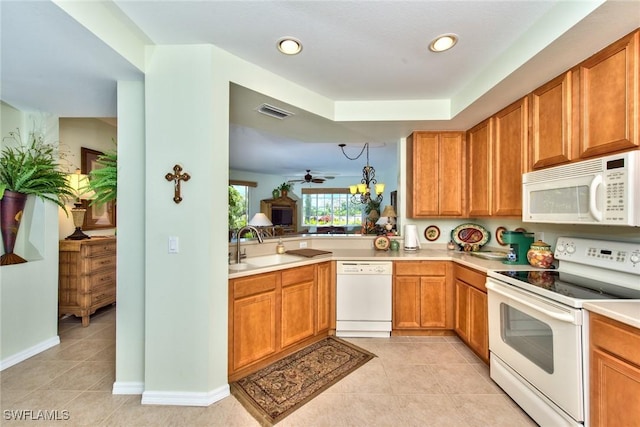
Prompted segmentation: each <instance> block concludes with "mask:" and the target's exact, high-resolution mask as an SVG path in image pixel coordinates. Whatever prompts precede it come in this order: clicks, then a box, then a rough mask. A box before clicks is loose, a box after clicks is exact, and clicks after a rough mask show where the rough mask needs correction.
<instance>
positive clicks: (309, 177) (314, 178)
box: [288, 169, 333, 184]
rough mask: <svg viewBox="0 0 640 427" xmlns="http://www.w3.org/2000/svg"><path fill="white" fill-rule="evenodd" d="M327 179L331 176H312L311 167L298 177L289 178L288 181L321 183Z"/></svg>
mask: <svg viewBox="0 0 640 427" xmlns="http://www.w3.org/2000/svg"><path fill="white" fill-rule="evenodd" d="M327 179H333V177H332V176H324V177H323V176H312V175H311V169H307V173H306V174H305V175H304V177H302V178H300V179H290V180H289V181H288V182H307V183H314V184H322V183H323V182H325V180H327Z"/></svg>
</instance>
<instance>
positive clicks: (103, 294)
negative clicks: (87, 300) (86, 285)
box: [91, 286, 116, 306]
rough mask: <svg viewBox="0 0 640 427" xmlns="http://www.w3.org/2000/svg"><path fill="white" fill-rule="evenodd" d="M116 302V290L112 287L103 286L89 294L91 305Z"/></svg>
mask: <svg viewBox="0 0 640 427" xmlns="http://www.w3.org/2000/svg"><path fill="white" fill-rule="evenodd" d="M115 300H116V288H115V287H114V286H105V287H103V288H98V289H95V290H94V291H93V292H92V293H91V305H92V306H93V305H101V304H102V305H106V304H110V303H112V302H115Z"/></svg>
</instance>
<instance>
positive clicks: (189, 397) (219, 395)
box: [142, 384, 230, 406]
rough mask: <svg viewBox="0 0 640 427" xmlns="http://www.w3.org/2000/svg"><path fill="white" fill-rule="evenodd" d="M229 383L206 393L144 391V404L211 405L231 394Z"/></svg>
mask: <svg viewBox="0 0 640 427" xmlns="http://www.w3.org/2000/svg"><path fill="white" fill-rule="evenodd" d="M229 395H230V392H229V384H225V385H224V386H222V387H219V388H218V389H216V390H212V391H209V392H206V393H191V392H183V391H173V392H171V391H145V392H144V393H142V404H143V405H178V406H209V405H211V404H212V403H215V402H217V401H219V400H222V399H224V398H225V397H227V396H229Z"/></svg>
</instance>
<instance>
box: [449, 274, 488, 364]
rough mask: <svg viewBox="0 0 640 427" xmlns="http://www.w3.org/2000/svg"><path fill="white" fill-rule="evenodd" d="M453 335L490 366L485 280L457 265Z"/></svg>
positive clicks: (483, 275)
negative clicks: (455, 334) (454, 333)
mask: <svg viewBox="0 0 640 427" xmlns="http://www.w3.org/2000/svg"><path fill="white" fill-rule="evenodd" d="M453 269H454V274H455V331H456V333H457V334H458V336H459V337H460V339H462V341H464V342H465V343H466V344H467V345H468V346H469V347H470V348H471V349H472V350H473V351H474V352H475V353H476V354H477V355H478V356H479V357H480V358H481V359H482V360H483V361H484V362H485V363H489V330H488V312H487V310H488V308H487V289H486V287H485V282H486V276H485V274H484V273H481V272H479V271H476V270H472V269H470V268H467V267H464V266H461V265H458V264H456V265H455V266H454V268H453Z"/></svg>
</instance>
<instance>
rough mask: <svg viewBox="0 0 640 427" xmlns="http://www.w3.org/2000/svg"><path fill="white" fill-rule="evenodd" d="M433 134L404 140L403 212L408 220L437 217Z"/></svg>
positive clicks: (435, 139) (436, 159) (436, 152)
mask: <svg viewBox="0 0 640 427" xmlns="http://www.w3.org/2000/svg"><path fill="white" fill-rule="evenodd" d="M438 146H439V138H438V134H437V133H436V132H414V133H413V134H411V136H410V137H409V138H408V139H407V194H411V195H412V197H408V198H407V211H408V216H409V218H420V217H425V216H437V215H438V164H439V162H440V151H439V149H438Z"/></svg>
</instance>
